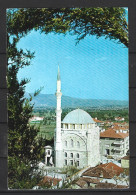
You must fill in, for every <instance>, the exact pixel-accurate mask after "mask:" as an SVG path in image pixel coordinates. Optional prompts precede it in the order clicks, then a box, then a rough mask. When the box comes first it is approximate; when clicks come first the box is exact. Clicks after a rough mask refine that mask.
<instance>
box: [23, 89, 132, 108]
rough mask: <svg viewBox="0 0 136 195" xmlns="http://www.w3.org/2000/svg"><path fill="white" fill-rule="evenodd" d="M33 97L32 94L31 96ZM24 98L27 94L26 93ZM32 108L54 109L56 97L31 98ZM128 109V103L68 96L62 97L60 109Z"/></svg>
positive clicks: (41, 96)
mask: <svg viewBox="0 0 136 195" xmlns="http://www.w3.org/2000/svg"><path fill="white" fill-rule="evenodd" d="M31 95H33V94H31ZM26 97H29V94H28V93H26ZM32 103H34V107H50V108H55V107H56V96H55V95H53V94H39V95H38V96H36V97H34V98H33V101H32ZM68 107H70V108H82V107H88V108H115V107H116V108H128V101H121V100H97V99H81V98H73V97H69V96H65V95H63V96H62V108H68Z"/></svg>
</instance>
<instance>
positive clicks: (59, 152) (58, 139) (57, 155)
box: [55, 66, 62, 167]
mask: <svg viewBox="0 0 136 195" xmlns="http://www.w3.org/2000/svg"><path fill="white" fill-rule="evenodd" d="M55 95H56V98H57V108H56V139H55V166H56V167H62V160H61V159H62V140H61V113H62V110H61V96H62V93H61V80H60V70H59V66H58V75H57V91H56V94H55Z"/></svg>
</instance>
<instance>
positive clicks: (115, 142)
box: [100, 129, 129, 159]
mask: <svg viewBox="0 0 136 195" xmlns="http://www.w3.org/2000/svg"><path fill="white" fill-rule="evenodd" d="M128 149H129V134H128V133H121V132H119V131H118V130H116V131H115V130H113V129H108V130H106V131H103V132H101V133H100V153H101V158H102V157H103V156H106V157H107V156H112V157H113V158H115V159H121V158H122V157H123V156H125V155H126V153H127V151H128Z"/></svg>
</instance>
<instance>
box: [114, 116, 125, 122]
mask: <svg viewBox="0 0 136 195" xmlns="http://www.w3.org/2000/svg"><path fill="white" fill-rule="evenodd" d="M124 120H125V119H124V118H123V117H115V121H124Z"/></svg>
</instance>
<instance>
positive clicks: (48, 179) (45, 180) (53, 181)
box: [39, 176, 61, 186]
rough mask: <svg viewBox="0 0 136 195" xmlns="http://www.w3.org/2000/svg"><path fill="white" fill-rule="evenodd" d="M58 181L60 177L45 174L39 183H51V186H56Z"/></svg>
mask: <svg viewBox="0 0 136 195" xmlns="http://www.w3.org/2000/svg"><path fill="white" fill-rule="evenodd" d="M60 181H61V179H58V178H53V177H50V176H45V177H44V178H43V180H42V181H41V182H40V184H39V185H44V184H46V185H52V184H53V186H56V185H57V184H58V183H59V182H60Z"/></svg>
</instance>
